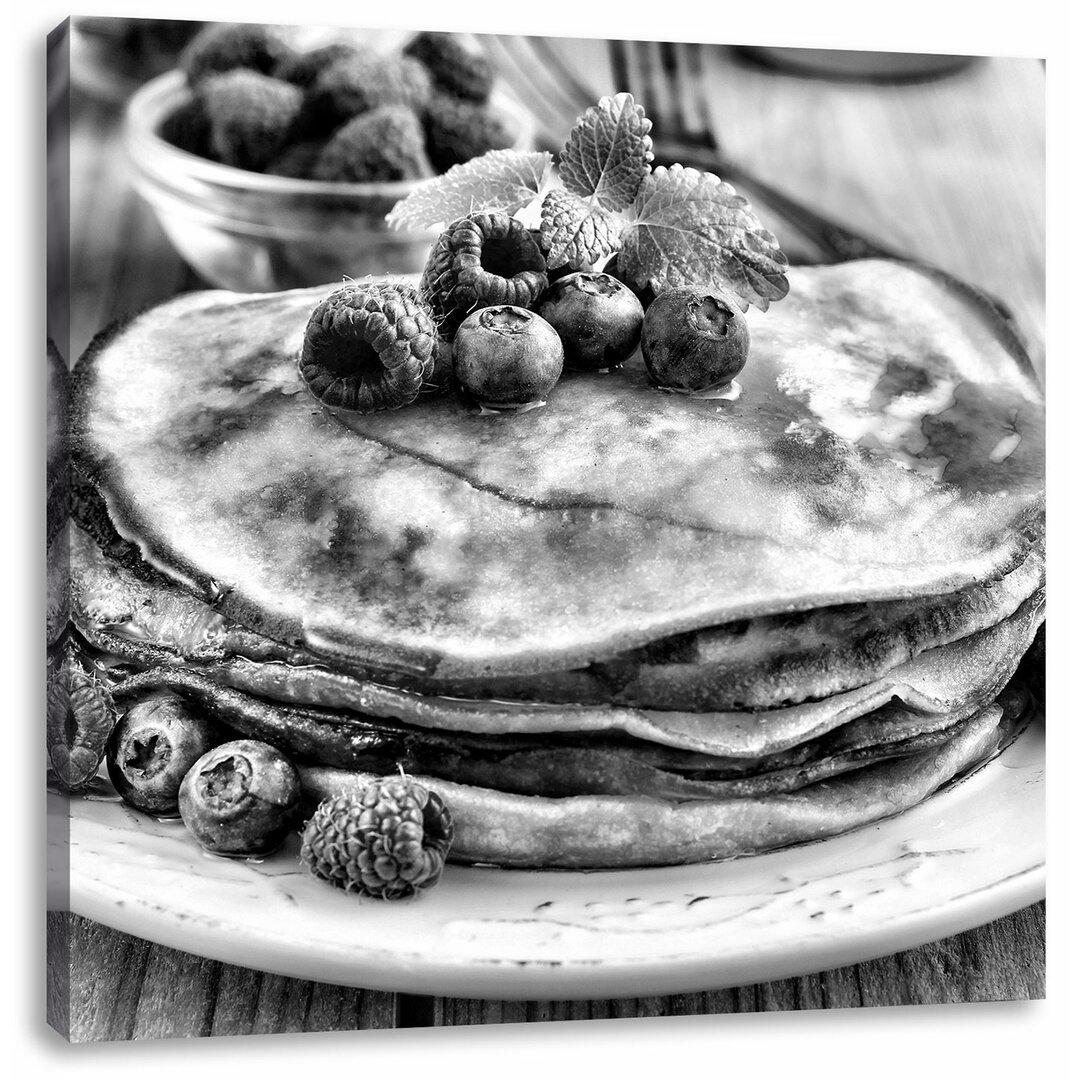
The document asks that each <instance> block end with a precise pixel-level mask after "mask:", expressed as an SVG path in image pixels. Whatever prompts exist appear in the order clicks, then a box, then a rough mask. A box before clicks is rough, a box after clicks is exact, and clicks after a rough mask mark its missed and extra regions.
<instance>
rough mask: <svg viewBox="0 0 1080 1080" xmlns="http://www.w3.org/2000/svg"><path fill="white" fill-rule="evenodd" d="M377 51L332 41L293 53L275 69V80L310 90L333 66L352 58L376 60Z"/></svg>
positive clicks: (353, 42)
mask: <svg viewBox="0 0 1080 1080" xmlns="http://www.w3.org/2000/svg"><path fill="white" fill-rule="evenodd" d="M375 55H376V54H375V50H374V49H372V48H370V47H369V46H367V45H363V44H361V43H360V42H355V41H331V42H330V43H329V44H326V45H320V46H318V47H317V48H314V49H308V50H307V52H300V53H293V54H290V55H289V56H287V57H285V59H284V60H283V61H282V62H281V63H280V64H278V66H277V67H276V68H274V71H273V75H274V76H275V78H278V79H284V80H285V81H286V82H291V83H294V84H295V85H296V86H300V87H303V89H305V90H308V89H310V88H311V87H312V86H313V85H314V84H315V82H316V80H317V79H318V78H319V76H320V75H321V74H322V73H323V72H324V71H326V70H327V68H329V67H330V66H331V65H332V64H336V63H337V62H338V61H339V60H347V59H349V58H350V57H354V56H358V57H361V58H363V57H367V58H368V59H369V60H372V59H374V58H375Z"/></svg>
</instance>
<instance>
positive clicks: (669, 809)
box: [300, 704, 1011, 869]
mask: <svg viewBox="0 0 1080 1080" xmlns="http://www.w3.org/2000/svg"><path fill="white" fill-rule="evenodd" d="M1004 717H1005V713H1004V710H1003V708H1002V706H1000V705H996V704H995V705H992V706H990V707H988V708H987V709H985V710H984V711H983V712H982V713H981V714H980V716H979V718H978V721H977V722H976V723H974V724H971V725H968V726H967V727H966V728H965V729H964V731H963V732H962V734H960V735H958V737H957V738H955V739H954V740H952V741H950V742H949V743H948V744H946V745H945V746H944V747H935V748H933V749H931V750H927V751H925V752H923V753H918V754H914V755H911V756H909V757H905V758H899V759H895V760H890V761H885V762H881V763H879V764H877V765H873V766H870V767H868V768H866V769H861V770H859V771H857V772H855V773H852V774H851V775H849V776H847V777H841V778H839V779H837V780H830V781H826V782H822V783H820V784H813V785H810V786H809V787H806V788H804V789H802V790H800V791H797V792H793V793H787V794H779V795H774V796H766V797H756V798H747V799H725V800H720V799H713V800H705V801H685V800H680V801H672V800H663V799H657V798H651V797H648V796H630V797H612V796H602V795H590V796H576V797H571V798H561V799H551V798H544V797H542V796H524V797H523V796H520V795H511V794H506V793H504V792H499V791H495V790H492V789H490V788H481V787H474V786H470V785H464V784H454V783H451V782H447V781H444V780H440V779H438V778H436V777H418V779H419V780H420V781H421V782H422V783H424V784H426V785H427V786H428V787H430V788H431V790H433V791H436V792H438V794H439V795H440V796H441V797H442V798H443V800H444V801H445V803H446V805H447V806H452V807H453V808H454V811H453V812H454V829H455V831H454V845H453V848H452V849H451V855H452V857H453V858H456V859H459V860H461V861H465V862H478V863H493V864H496V865H499V866H519V867H546V868H554V867H558V868H566V869H571V868H582V867H585V868H591V869H600V868H614V867H630V866H666V865H673V864H678V863H689V862H704V861H707V860H713V859H730V858H735V857H737V856H740V855H748V854H754V853H758V852H763V851H769V850H772V849H775V848H779V847H784V846H786V845H788V844H794V843H801V842H805V841H808V840H819V839H822V838H824V837H827V836H834V835H836V834H837V833H841V832H846V831H848V830H850V829H853V828H856V827H858V826H859V825H865V824H867V823H868V822H872V821H880V820H881V819H883V818H887V817H892V816H893V815H895V814H898V813H901V812H902V811H904V810H906V809H909V808H910V807H912V806H915V805H917V804H918V803H920V802H922V801H923V800H924V799H925V798H927V797H928V796H929V795H931V794H932V793H933V792H935V791H937V790H938V789H939V788H941V787H942V786H943V785H944V784H946V783H948V782H949V781H950V780H953V779H955V778H957V777H960V776H963V775H964V774H965V773H967V772H969V771H971V770H972V769H973V768H976V767H977V766H978V765H979V764H980V763H982V762H983V761H985V760H986V759H987V758H988V757H990V756H991V755H993V754H994V753H995V752H996V751H997V750H998V749H999V747H1000V746H1001V745H1002V742H1003V740H1005V739H1007V738H1008V737H1009V733H1010V730H1011V727H1010V723H1009V722H1006V724H1005V725H1004V726H1003V725H1002V720H1003V718H1004ZM300 775H301V783H302V785H303V789H304V794H305V797H306V799H307V801H308V803H309V804H312V805H313V804H316V803H318V801H319V800H321V799H324V798H327V797H330V796H335V795H339V794H342V793H348V792H352V791H359V790H361V789H362V787H363V786H364V785H365V784H367V783H370V782H371V781H372V780H373V779H374V776H373V775H372V774H370V773H363V772H351V771H345V770H341V769H334V768H329V767H326V766H304V765H302V766H300Z"/></svg>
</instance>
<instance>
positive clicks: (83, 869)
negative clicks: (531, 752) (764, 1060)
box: [49, 721, 1045, 1000]
mask: <svg viewBox="0 0 1080 1080" xmlns="http://www.w3.org/2000/svg"><path fill="white" fill-rule="evenodd" d="M1043 768H1044V740H1043V725H1042V722H1041V721H1037V722H1035V723H1033V724H1031V725H1030V726H1029V727H1028V728H1027V730H1026V731H1025V732H1024V733H1023V734H1022V735H1021V736H1020V737H1019V738H1018V739H1017V740H1016V741H1015V742H1014V743H1013V744H1012V745H1011V746H1010V747H1009V748H1008V749H1006V750H1005V751H1004V753H1002V754H1001V755H999V756H998V757H997V758H996V759H994V760H993V761H991V762H990V763H989V764H987V765H986V766H984V767H983V768H982V769H980V770H979V771H978V772H976V773H974V774H972V775H970V776H969V777H967V778H966V779H965V780H963V781H961V782H959V783H957V784H954V785H952V786H951V787H949V788H947V789H946V790H943V791H941V792H939V793H938V794H936V795H934V796H933V797H931V798H930V799H928V800H927V801H926V802H924V803H923V804H921V805H920V806H918V807H916V808H914V809H913V810H910V811H908V812H907V813H904V814H901V815H899V816H897V817H895V818H891V819H889V820H886V821H883V822H881V823H879V824H877V825H873V826H868V827H865V828H861V829H857V830H855V831H854V832H851V833H848V834H846V835H844V836H839V837H834V838H833V839H830V840H824V841H820V842H817V843H813V844H807V845H803V846H800V847H796V848H789V849H787V850H784V851H778V852H773V853H770V854H767V855H759V856H756V857H753V858H745V859H738V860H735V861H732V862H726V863H713V864H707V865H701V866H688V867H677V868H670V869H657V870H631V871H619V872H597V873H580V872H569V871H566V872H541V871H536V872H528V871H506V870H496V869H488V868H476V867H460V866H450V867H448V868H447V870H446V872H445V874H444V876H443V880H442V881H441V882H440V883H439V885H438V886H436V887H435V888H434V889H431V890H429V891H428V892H426V893H423V894H421V895H420V896H418V897H415V898H413V899H411V900H406V901H399V902H396V903H393V902H389V903H388V902H381V901H374V900H359V899H357V898H356V897H353V896H348V895H346V894H345V893H343V892H340V891H338V890H336V889H334V888H332V887H331V886H329V885H326V884H324V883H322V882H320V881H317V880H316V879H314V878H312V877H310V876H309V875H308V874H307V873H306V872H305V871H303V870H302V868H301V867H300V865H299V862H298V850H299V843H298V840H297V838H295V837H294V838H293V840H292V842H291V843H290V844H289V845H288V846H287V847H286V848H285V849H284V850H282V851H280V852H278V853H277V854H276V855H274V856H273V857H271V858H269V859H266V860H265V861H263V862H250V861H234V860H226V859H220V858H216V857H214V856H209V855H204V854H203V853H202V852H201V851H200V849H199V848H198V847H197V845H196V844H195V843H194V841H193V840H192V839H191V838H190V836H189V835H188V834H187V831H186V830H185V829H184V827H183V825H182V824H180V823H179V822H159V821H156V820H155V819H153V818H150V817H146V816H144V815H141V814H138V813H135V812H134V811H131V810H129V809H128V808H127V807H126V806H124V805H123V804H121V803H119V802H114V801H99V800H93V799H73V800H71V803H70V838H69V841H68V839H67V838H65V837H64V836H62V835H61V836H56V837H55V838H54V841H53V844H52V849H51V852H50V865H51V866H52V867H53V869H54V871H55V874H54V880H62V878H63V873H64V869H65V867H66V864H67V862H68V860H70V878H69V882H70V902H71V909H72V910H73V911H75V912H77V913H78V914H80V915H85V916H87V917H89V918H91V919H96V920H97V921H99V922H102V923H105V924H106V925H108V926H112V927H114V928H116V929H118V930H123V931H126V932H128V933H131V934H135V935H137V936H140V937H143V938H147V939H149V940H151V941H155V942H158V943H159V944H162V945H166V946H170V947H172V948H176V949H181V950H184V951H186V952H191V953H196V954H199V955H202V956H206V957H210V958H212V959H215V960H222V961H225V962H228V963H233V964H241V965H244V966H246V967H250V968H257V969H260V970H265V971H271V972H274V973H276V974H280V975H288V976H293V977H296V978H303V979H313V980H318V981H322V982H329V983H335V984H343V985H350V986H360V987H367V988H370V989H381V990H396V991H402V992H407V993H414V994H432V995H437V996H448V997H489V998H502V999H509V998H528V999H539V1000H561V999H569V998H611V997H623V996H643V995H654V994H672V993H682V992H693V991H700V990H708V989H719V988H722V987H728V986H739V985H744V984H748V983H755V982H763V981H766V980H770V979H778V978H787V977H791V976H795V975H802V974H808V973H811V972H815V971H821V970H825V969H828V968H834V967H840V966H843V965H846V964H853V963H857V962H859V961H862V960H868V959H871V958H873V957H876V956H884V955H888V954H890V953H894V952H898V951H900V950H903V949H907V948H912V947H914V946H916V945H920V944H925V943H926V942H928V941H933V940H936V939H938V938H942V937H946V936H948V935H950V934H954V933H959V932H960V931H962V930H966V929H970V928H971V927H974V926H978V925H981V924H982V923H985V922H988V921H989V920H991V919H994V918H997V917H999V916H1002V915H1006V914H1008V913H1010V912H1012V911H1016V910H1018V909H1019V908H1021V907H1024V906H1026V905H1028V904H1030V903H1033V902H1035V901H1036V900H1038V899H1040V898H1041V897H1042V896H1043V895H1044V888H1045V861H1044V860H1045V847H1044V829H1043V802H1044V798H1043V797H1044V787H1043ZM49 808H50V814H53V815H58V816H59V817H58V818H57V817H54V818H53V822H52V824H53V825H54V826H56V825H59V826H60V828H59V829H56V830H55V831H56V832H57V833H63V832H65V831H66V830H64V829H63V825H64V822H63V815H64V814H65V812H66V807H65V803H64V800H63V799H62V798H60V797H59V796H57V795H51V796H50V804H49ZM53 831H54V830H50V835H52V834H53ZM68 843H70V847H68Z"/></svg>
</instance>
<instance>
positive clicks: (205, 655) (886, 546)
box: [72, 261, 1044, 867]
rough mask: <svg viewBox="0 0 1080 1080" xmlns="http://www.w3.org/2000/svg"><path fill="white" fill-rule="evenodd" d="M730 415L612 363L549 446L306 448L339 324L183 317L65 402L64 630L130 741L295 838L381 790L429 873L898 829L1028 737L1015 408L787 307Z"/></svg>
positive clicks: (1032, 539) (928, 350) (132, 346)
mask: <svg viewBox="0 0 1080 1080" xmlns="http://www.w3.org/2000/svg"><path fill="white" fill-rule="evenodd" d="M790 282H791V291H790V293H789V296H788V297H787V298H786V299H785V301H784V303H783V304H781V305H775V306H773V307H772V308H771V309H770V311H769V312H768V313H767V314H765V315H762V314H761V313H760V312H756V311H754V310H751V312H750V315H749V319H750V331H751V353H750V359H749V362H748V364H747V366H746V368H745V369H744V370H743V372H742V373H741V374H740V376H739V379H738V381H739V384H740V386H739V393H738V395H737V396H736V397H735V398H734V399H712V398H708V397H706V398H701V397H692V396H687V395H677V394H668V393H662V392H660V391H659V390H657V389H656V388H655V387H653V386H652V385H651V384H650V383H649V380H648V378H647V375H646V373H645V370H644V367H643V365H642V363H641V360H640V356H635V357H634V358H632V359H631V360H630V362H629V363H627V364H626V365H625V366H624V367H622V368H621V369H619V370H617V371H613V372H609V373H594V374H580V375H578V374H574V373H567V374H565V375H564V377H563V379H562V380H561V381H560V383H559V384H558V385H557V386H556V388H555V390H554V391H553V392H552V394H551V395H550V396H549V398H548V401H547V404H546V406H545V407H544V408H541V409H533V410H530V411H527V412H521V413H517V414H508V415H498V416H490V415H486V414H483V413H481V412H480V410H478V409H476V408H475V407H472V406H471V405H470V404H469V403H467V402H465V401H463V400H461V399H460V398H458V397H455V396H453V395H442V396H435V397H431V398H429V399H420V400H419V401H418V402H416V403H414V404H413V405H411V406H408V407H406V408H403V409H399V410H395V411H393V412H388V413H379V414H374V415H367V416H362V415H357V414H347V413H341V412H334V411H331V410H328V409H326V408H324V407H323V406H322V405H320V403H319V402H317V401H316V400H315V399H314V398H312V397H311V396H310V395H309V394H308V393H307V392H306V391H305V390H304V389H303V385H302V382H301V380H300V377H299V375H298V372H297V367H296V357H297V355H298V353H299V350H300V345H301V342H302V339H303V333H304V327H305V324H306V321H307V316H308V314H309V313H310V311H311V310H312V308H313V307H314V306H315V305H316V304H317V303H318V302H319V300H320V299H322V297H323V296H324V295H325V294H326V293H327V292H328V291H329V290H328V289H314V290H312V289H308V290H298V291H293V292H287V293H278V294H270V295H259V296H239V295H234V294H229V293H223V292H205V293H195V294H189V295H187V296H183V297H180V298H177V299H175V300H173V301H170V302H169V303H167V304H165V305H163V306H161V307H158V308H155V309H153V310H151V311H148V312H145V313H143V314H141V315H139V316H137V317H136V318H134V319H132V320H130V321H128V322H126V323H124V324H122V325H119V326H116V327H113V328H110V330H108V331H107V332H105V333H104V334H102V335H101V336H100V337H99V338H98V339H97V340H96V341H95V342H94V344H93V345H92V346H91V348H90V349H89V350H88V352H87V354H86V355H85V356H84V357H83V358H82V360H81V361H80V364H79V366H78V368H77V371H76V388H75V395H74V401H73V413H74V416H73V433H72V434H73V453H74V463H75V466H76V475H77V483H76V495H75V499H74V509H75V514H74V516H75V521H76V525H75V527H74V528H73V531H72V549H73V554H72V581H73V602H72V608H73V615H72V617H73V621H74V626H75V633H76V635H77V637H78V639H79V640H80V642H81V643H82V647H83V649H84V651H85V653H86V655H87V656H88V657H91V658H93V660H94V661H95V662H96V663H98V664H99V665H100V667H101V668H102V670H103V671H107V672H108V674H109V677H110V679H111V681H112V684H113V691H114V697H115V698H116V700H117V703H118V704H120V705H121V706H124V705H125V704H130V703H131V702H133V701H135V700H137V699H138V698H139V697H140V696H143V695H147V694H151V693H160V692H162V691H167V692H172V693H177V694H180V695H182V696H184V697H186V698H188V699H189V700H190V701H192V702H193V703H195V704H196V705H197V706H198V707H199V708H202V709H204V710H205V711H207V712H208V713H210V714H211V715H213V716H215V717H216V718H217V719H218V720H219V721H221V722H222V723H223V724H225V725H226V726H227V727H229V728H230V729H232V730H234V731H236V732H239V733H242V734H244V735H246V736H251V737H256V738H261V739H264V740H266V741H268V742H271V743H274V744H275V745H277V746H279V747H281V748H282V749H284V750H285V751H286V752H287V753H289V754H290V755H291V757H292V758H293V760H294V761H295V762H296V763H297V764H298V766H299V767H300V769H301V775H302V777H303V781H304V785H305V791H306V794H307V797H308V799H309V802H311V803H314V802H315V801H317V800H318V799H319V798H322V797H324V796H326V795H328V794H334V793H337V792H338V791H341V790H343V789H349V788H350V787H353V786H358V785H361V784H363V783H365V782H366V781H367V780H368V779H370V777H371V775H372V774H386V773H396V772H397V771H398V770H399V768H401V769H404V770H405V771H406V772H408V773H410V774H412V775H414V776H416V777H418V778H420V779H421V780H423V782H425V783H426V784H428V785H429V786H430V787H432V788H433V789H435V790H438V791H439V792H440V794H442V796H443V798H444V800H445V801H446V803H447V805H448V807H449V808H450V810H451V813H452V814H453V816H454V820H455V827H456V836H455V842H454V847H453V849H452V851H451V858H456V859H458V860H461V861H479V862H490V863H496V864H500V865H515V866H551V867H554V866H559V867H567V866H579V867H612V866H636V865H661V864H668V863H680V862H689V861H699V860H706V859H715V858H726V857H731V856H734V855H740V854H746V853H751V852H756V851H762V850H767V849H769V848H773V847H777V846H780V845H784V844H789V843H793V842H797V841H802V840H809V839H815V838H819V837H822V836H827V835H831V834H834V833H837V832H840V831H843V830H847V829H850V828H853V827H855V826H858V825H861V824H864V823H866V822H870V821H874V820H877V819H879V818H882V817H885V816H888V815H891V814H895V813H898V812H900V811H902V810H904V809H905V808H907V807H909V806H911V805H914V804H915V803H917V802H919V801H921V800H922V799H924V798H926V797H927V796H928V795H930V794H931V793H933V792H934V791H936V790H937V789H939V788H940V787H941V786H942V785H943V784H946V783H948V782H949V781H951V780H953V779H954V778H956V777H958V776H961V775H963V774H964V773H966V772H968V771H970V770H971V769H972V768H974V767H976V766H978V765H979V764H980V763H982V762H983V761H985V760H987V758H988V757H990V756H992V755H993V754H994V753H995V752H996V751H997V749H999V748H1000V746H1001V745H1002V743H1003V741H1005V740H1007V739H1008V738H1010V737H1011V736H1012V735H1013V734H1014V733H1015V731H1016V730H1017V726H1018V725H1020V724H1022V723H1024V722H1026V720H1027V719H1028V718H1029V716H1030V713H1031V695H1030V693H1029V691H1028V687H1027V681H1028V680H1027V679H1026V678H1025V675H1024V672H1023V671H1021V672H1020V673H1019V674H1018V668H1019V667H1020V664H1021V660H1022V658H1023V657H1024V655H1025V653H1027V652H1028V651H1029V649H1030V648H1031V646H1032V643H1033V641H1034V640H1035V637H1036V634H1037V633H1038V631H1039V628H1040V627H1041V625H1042V621H1043V594H1044V561H1043V546H1044V545H1043V536H1044V532H1043V509H1044V503H1043V465H1044V462H1043V399H1042V395H1041V392H1040V390H1039V388H1038V385H1037V383H1036V380H1035V378H1034V376H1033V374H1032V372H1031V370H1030V365H1028V364H1027V362H1026V358H1025V357H1024V355H1023V352H1022V350H1021V349H1020V348H1019V346H1018V343H1017V342H1016V340H1015V338H1014V337H1013V336H1012V335H1011V333H1010V332H1009V330H1008V327H1007V326H1006V325H1004V324H1002V323H1001V322H1000V320H999V319H997V317H996V316H995V315H994V314H993V311H992V309H990V308H989V307H988V306H987V305H986V304H985V303H984V302H982V301H981V300H980V298H978V297H977V296H975V295H974V294H972V293H970V292H969V291H968V290H966V289H964V288H963V287H961V286H959V285H957V284H956V283H954V282H952V281H951V280H949V279H947V278H944V277H942V276H941V275H938V274H934V273H930V272H927V271H924V270H921V269H918V268H915V267H911V266H906V265H901V264H898V263H892V262H884V261H881V262H879V261H867V262H859V263H849V264H846V265H843V266H836V267H814V268H803V269H794V270H792V271H791V273H790Z"/></svg>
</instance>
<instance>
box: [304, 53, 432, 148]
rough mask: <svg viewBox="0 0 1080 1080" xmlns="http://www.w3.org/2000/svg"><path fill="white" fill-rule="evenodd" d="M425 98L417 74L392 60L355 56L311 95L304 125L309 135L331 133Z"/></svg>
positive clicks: (323, 75)
mask: <svg viewBox="0 0 1080 1080" xmlns="http://www.w3.org/2000/svg"><path fill="white" fill-rule="evenodd" d="M423 96H424V94H423V91H422V90H421V89H419V88H418V86H417V80H416V77H415V71H408V72H407V71H403V70H402V67H401V65H400V63H399V62H398V61H396V60H395V59H394V58H392V57H386V56H379V55H378V54H376V53H371V52H354V53H352V54H351V55H347V56H344V57H342V58H340V59H338V60H335V61H334V62H333V63H332V64H330V66H329V67H327V68H325V69H324V70H323V71H322V72H320V73H319V75H318V76H317V77H316V78H315V81H314V82H313V83H312V84H311V87H310V89H309V90H308V91H307V102H306V104H305V107H304V123H305V125H306V128H307V131H308V133H309V135H314V134H318V133H330V132H332V131H333V130H334V129H335V128H338V127H340V126H341V125H342V124H344V123H347V122H348V121H349V120H352V119H353V117H355V116H359V115H360V114H361V113H366V112H370V111H371V110H372V109H378V108H381V107H382V106H384V105H402V106H406V107H411V106H412V105H414V104H415V103H416V102H417V101H418V100H422V98H423Z"/></svg>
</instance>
